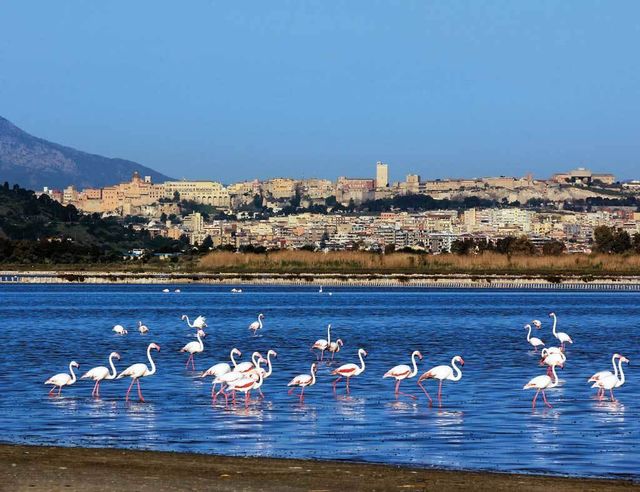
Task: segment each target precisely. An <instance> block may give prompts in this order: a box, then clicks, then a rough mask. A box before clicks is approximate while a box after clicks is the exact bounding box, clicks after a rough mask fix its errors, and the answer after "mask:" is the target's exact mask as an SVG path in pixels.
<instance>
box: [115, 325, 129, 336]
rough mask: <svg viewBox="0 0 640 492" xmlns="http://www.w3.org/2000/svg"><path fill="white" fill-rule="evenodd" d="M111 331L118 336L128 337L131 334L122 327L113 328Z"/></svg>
mask: <svg viewBox="0 0 640 492" xmlns="http://www.w3.org/2000/svg"><path fill="white" fill-rule="evenodd" d="M111 331H112V332H114V333H115V334H116V335H126V334H127V333H129V332H128V331H127V330H126V329H125V327H124V326H122V325H115V326H114V327H113V328H111Z"/></svg>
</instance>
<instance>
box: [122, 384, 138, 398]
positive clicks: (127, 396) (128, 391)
mask: <svg viewBox="0 0 640 492" xmlns="http://www.w3.org/2000/svg"><path fill="white" fill-rule="evenodd" d="M135 382H136V380H135V379H132V380H131V384H130V385H129V389H128V390H127V394H126V395H125V397H124V401H129V393H131V388H133V383H135Z"/></svg>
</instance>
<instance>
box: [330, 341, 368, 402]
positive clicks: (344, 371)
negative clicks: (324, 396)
mask: <svg viewBox="0 0 640 492" xmlns="http://www.w3.org/2000/svg"><path fill="white" fill-rule="evenodd" d="M367 355H368V354H367V351H366V350H365V349H362V348H361V349H358V357H359V358H360V366H358V365H357V364H353V363H350V364H343V365H341V366H340V367H338V368H337V369H334V370H333V371H332V372H331V374H333V375H334V376H338V377H337V378H336V379H335V381H333V392H334V393H335V392H336V385H337V384H338V383H339V382H340V380H341V379H342V378H347V394H349V380H350V379H351V378H352V377H354V376H359V375H360V374H362V373H363V372H364V369H365V365H364V358H363V357H366V356H367Z"/></svg>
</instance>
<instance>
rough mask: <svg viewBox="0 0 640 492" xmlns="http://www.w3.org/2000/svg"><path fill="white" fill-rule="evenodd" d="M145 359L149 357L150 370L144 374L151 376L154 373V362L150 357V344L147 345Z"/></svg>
mask: <svg viewBox="0 0 640 492" xmlns="http://www.w3.org/2000/svg"><path fill="white" fill-rule="evenodd" d="M147 359H149V364H151V370H150V371H149V372H148V373H147V374H146V376H152V375H154V374H155V373H156V364H155V362H153V359H152V358H151V345H149V346H148V347H147Z"/></svg>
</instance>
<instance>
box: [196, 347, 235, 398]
mask: <svg viewBox="0 0 640 492" xmlns="http://www.w3.org/2000/svg"><path fill="white" fill-rule="evenodd" d="M234 355H242V352H240V350H239V349H237V348H233V349H231V352H230V353H229V359H231V363H232V364H233V368H234V369H235V368H236V367H237V365H238V364H237V362H236V359H235V357H234ZM230 372H231V366H230V365H229V364H227V363H226V362H219V363H218V364H214V365H213V366H211V367H210V368H209V369H207V370H206V371H204V372H203V373H202V375H201V376H200V377H202V378H206V377H207V376H213V379H214V380H215V379H217V378H219V377H220V376H222V375H223V374H228V373H230ZM215 388H216V383H215V381H214V384H213V385H212V387H211V396H213V393H214V392H215Z"/></svg>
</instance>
